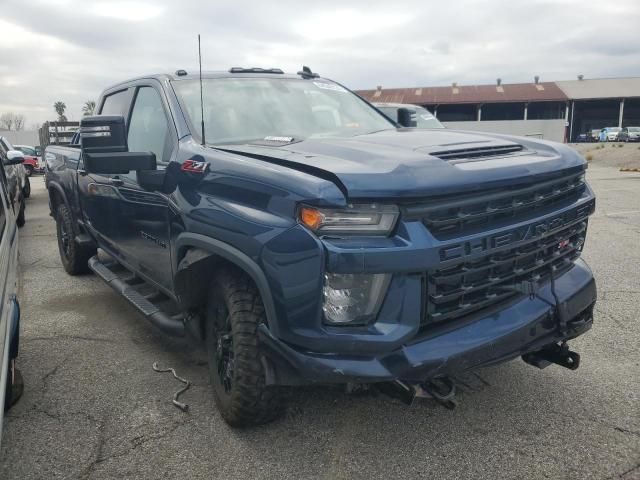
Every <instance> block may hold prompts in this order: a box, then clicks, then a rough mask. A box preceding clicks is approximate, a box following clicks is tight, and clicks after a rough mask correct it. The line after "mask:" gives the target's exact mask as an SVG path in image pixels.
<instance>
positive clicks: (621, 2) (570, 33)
mask: <svg viewBox="0 0 640 480" xmlns="http://www.w3.org/2000/svg"><path fill="white" fill-rule="evenodd" d="M639 25H640V0H612V1H610V2H607V1H604V0H599V1H593V0H575V1H573V0H556V1H550V0H549V1H536V0H501V1H471V0H453V1H451V0H449V1H442V0H439V1H437V2H436V1H432V0H416V1H399V0H387V1H378V0H367V1H366V2H365V1H351V2H345V1H344V0H323V1H316V2H306V1H304V0H297V1H296V0H278V1H271V2H270V1H265V0H248V1H247V0H234V1H215V0H175V1H174V0H139V1H138V0H136V1H128V0H0V113H3V112H8V111H11V112H16V113H22V114H24V115H25V116H26V118H27V120H26V124H27V126H32V125H33V124H35V123H38V122H43V121H45V120H51V119H55V114H54V111H53V108H52V105H53V103H54V102H55V101H57V100H62V101H64V102H65V103H66V104H67V107H68V108H67V116H68V117H69V119H73V120H77V119H79V117H80V116H81V107H82V104H83V103H84V102H85V101H86V100H91V99H95V98H96V97H97V96H98V95H99V93H100V91H101V90H102V89H103V88H105V87H107V86H109V85H110V84H112V83H115V82H117V81H120V80H124V79H126V78H129V77H132V76H137V75H140V74H145V73H153V72H167V71H168V72H173V71H175V70H176V69H178V68H184V69H186V70H191V71H194V70H196V69H197V40H196V35H197V34H198V33H201V34H202V36H203V64H204V69H205V70H223V69H228V68H229V67H231V66H260V67H271V66H273V67H280V68H283V69H284V70H285V71H290V72H295V71H297V70H299V69H300V66H301V65H303V64H305V65H309V66H311V67H312V68H313V70H314V71H318V72H320V73H321V74H322V75H324V76H327V77H330V78H333V79H335V80H338V81H340V82H342V83H344V84H346V85H347V86H349V87H351V88H353V89H364V88H375V86H376V85H383V86H384V87H403V86H406V87H412V86H432V85H449V84H450V83H451V82H454V81H455V82H458V83H459V84H475V83H493V82H495V79H496V78H497V77H500V78H502V80H503V82H504V83H512V82H526V81H531V80H532V78H533V77H534V75H540V77H541V79H542V80H543V81H550V80H564V79H574V78H575V77H576V75H577V74H580V73H581V74H584V75H585V77H586V78H596V77H615V76H640V27H639Z"/></svg>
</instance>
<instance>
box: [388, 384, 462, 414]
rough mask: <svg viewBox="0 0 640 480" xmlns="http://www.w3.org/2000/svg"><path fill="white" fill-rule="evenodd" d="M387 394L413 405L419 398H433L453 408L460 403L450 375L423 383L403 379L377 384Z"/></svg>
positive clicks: (446, 406) (450, 408)
mask: <svg viewBox="0 0 640 480" xmlns="http://www.w3.org/2000/svg"><path fill="white" fill-rule="evenodd" d="M376 386H377V388H378V390H379V391H380V392H382V393H384V394H385V395H388V396H390V397H392V398H397V399H398V400H401V401H402V402H403V403H405V404H406V405H411V404H412V403H413V400H414V399H415V398H416V397H418V398H428V399H433V400H435V401H436V402H437V403H439V404H440V405H442V406H443V407H445V408H447V409H449V410H453V409H454V408H456V406H457V405H458V402H456V400H455V398H454V397H455V395H456V386H455V384H454V383H453V380H451V379H450V378H449V377H442V378H434V379H431V380H427V381H425V382H422V383H409V382H405V381H402V380H395V381H393V382H385V383H380V384H377V385H376Z"/></svg>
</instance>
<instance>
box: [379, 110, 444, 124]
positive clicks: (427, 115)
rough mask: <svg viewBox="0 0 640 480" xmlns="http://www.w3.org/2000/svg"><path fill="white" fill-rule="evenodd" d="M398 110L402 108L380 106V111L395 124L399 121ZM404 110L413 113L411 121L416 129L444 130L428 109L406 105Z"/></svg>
mask: <svg viewBox="0 0 640 480" xmlns="http://www.w3.org/2000/svg"><path fill="white" fill-rule="evenodd" d="M398 108H402V107H391V106H384V105H382V106H378V110H380V111H381V112H382V113H384V114H385V115H386V116H387V117H389V118H390V119H391V120H392V121H394V122H397V121H398ZM404 108H407V109H408V110H410V111H411V120H412V121H413V122H415V128H444V125H442V124H441V123H440V121H439V120H438V119H437V118H436V117H434V116H433V114H432V113H431V112H430V111H429V110H427V109H426V108H423V107H418V106H416V105H406V106H404Z"/></svg>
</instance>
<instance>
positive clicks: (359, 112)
mask: <svg viewBox="0 0 640 480" xmlns="http://www.w3.org/2000/svg"><path fill="white" fill-rule="evenodd" d="M173 86H174V88H175V91H176V93H177V95H178V97H180V99H181V100H182V104H183V107H184V108H185V109H186V112H185V113H186V115H187V116H188V117H189V120H190V122H191V127H192V131H193V132H194V134H195V136H196V137H199V133H200V121H201V114H200V85H199V82H198V81H197V80H180V81H174V82H173ZM202 87H203V101H204V125H205V137H206V141H207V143H210V144H225V143H247V142H251V141H256V140H270V139H272V138H275V137H279V140H286V139H287V137H293V140H302V139H306V138H318V137H353V136H356V135H362V134H365V133H371V132H376V131H380V130H388V129H393V128H394V125H393V124H391V123H390V122H389V121H388V120H387V119H386V118H385V117H384V116H382V115H380V114H379V113H378V112H376V111H375V110H374V109H373V108H371V107H369V106H368V105H367V104H366V103H365V102H364V101H363V100H362V99H360V98H359V97H358V96H356V95H354V94H353V93H351V92H349V91H348V90H346V89H344V88H342V87H341V86H339V85H337V84H335V83H332V82H329V81H327V80H320V79H314V80H303V79H291V78H282V79H279V78H278V79H275V78H221V79H204V80H203V81H202Z"/></svg>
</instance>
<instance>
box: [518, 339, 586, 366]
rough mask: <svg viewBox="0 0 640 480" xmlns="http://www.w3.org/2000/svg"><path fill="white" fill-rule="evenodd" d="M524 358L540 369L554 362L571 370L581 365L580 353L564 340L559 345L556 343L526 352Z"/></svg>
mask: <svg viewBox="0 0 640 480" xmlns="http://www.w3.org/2000/svg"><path fill="white" fill-rule="evenodd" d="M522 360H524V361H525V362H527V363H528V364H529V365H533V366H534V367H538V368H540V369H543V368H546V367H548V366H549V365H551V364H552V363H555V364H556V365H560V366H561V367H564V368H568V369H569V370H576V369H577V368H578V367H579V366H580V355H579V354H578V353H576V352H572V351H571V350H569V345H568V344H567V342H562V343H561V344H559V345H558V344H556V343H554V344H552V345H549V346H547V347H545V348H543V349H542V350H538V351H537V352H531V353H525V354H524V355H523V356H522Z"/></svg>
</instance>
